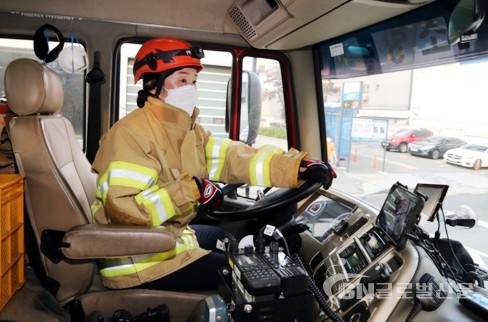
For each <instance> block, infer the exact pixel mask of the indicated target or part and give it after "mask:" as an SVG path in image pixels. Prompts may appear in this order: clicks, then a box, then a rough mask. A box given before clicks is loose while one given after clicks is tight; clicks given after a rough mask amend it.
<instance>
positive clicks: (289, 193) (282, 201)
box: [207, 181, 322, 222]
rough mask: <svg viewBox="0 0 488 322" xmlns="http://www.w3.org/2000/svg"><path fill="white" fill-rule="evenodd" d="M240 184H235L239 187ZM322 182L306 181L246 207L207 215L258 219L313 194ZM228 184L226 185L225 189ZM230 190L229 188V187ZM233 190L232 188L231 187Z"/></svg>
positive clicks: (280, 190) (232, 218)
mask: <svg viewBox="0 0 488 322" xmlns="http://www.w3.org/2000/svg"><path fill="white" fill-rule="evenodd" d="M239 186H240V185H234V186H233V188H234V189H237V188H238V187H239ZM321 186H322V184H321V183H320V182H312V181H304V182H303V183H302V184H301V185H300V186H299V187H297V188H281V189H278V190H276V191H274V192H272V193H270V194H269V195H266V196H264V197H263V198H261V199H259V200H258V201H256V202H255V203H254V204H252V205H251V206H249V207H247V208H244V209H237V210H234V209H233V210H232V211H221V210H218V209H217V210H215V211H213V212H211V213H208V214H207V216H208V217H210V218H212V219H214V220H217V221H221V222H222V221H241V220H249V219H256V218H258V217H260V216H263V215H266V214H270V213H273V212H277V211H279V210H280V209H284V208H286V207H288V206H291V205H292V204H294V203H297V202H299V201H300V200H302V199H305V198H307V197H308V196H310V195H312V194H313V193H314V192H315V191H317V190H318V189H320V187H321ZM226 187H227V186H224V188H223V190H224V189H225V188H226ZM227 190H229V189H227ZM231 190H232V189H231Z"/></svg>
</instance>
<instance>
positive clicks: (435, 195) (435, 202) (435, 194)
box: [414, 183, 449, 221]
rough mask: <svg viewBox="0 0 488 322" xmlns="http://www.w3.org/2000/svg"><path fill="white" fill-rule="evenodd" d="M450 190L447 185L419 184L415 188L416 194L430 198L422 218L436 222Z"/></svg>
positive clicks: (423, 210) (426, 202)
mask: <svg viewBox="0 0 488 322" xmlns="http://www.w3.org/2000/svg"><path fill="white" fill-rule="evenodd" d="M448 189H449V186H446V185H442V184H429V183H419V184H417V186H416V187H415V190H414V192H420V193H422V194H424V195H426V196H427V197H428V198H429V199H427V200H426V201H425V205H424V208H423V209H422V216H424V217H425V218H426V219H427V220H428V221H434V219H435V217H436V215H437V212H438V211H439V208H440V206H441V204H442V202H443V201H444V197H445V196H446V193H447V190H448Z"/></svg>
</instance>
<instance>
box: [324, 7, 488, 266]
mask: <svg viewBox="0 0 488 322" xmlns="http://www.w3.org/2000/svg"><path fill="white" fill-rule="evenodd" d="M449 3H450V2H449V1H436V2H435V3H434V4H432V5H427V6H425V7H424V8H422V9H421V10H419V11H416V12H412V13H411V14H406V15H404V16H400V17H397V18H396V19H392V20H389V21H387V22H386V23H382V24H378V25H375V26H373V27H371V28H367V29H362V30H360V31H359V32H356V33H352V34H348V35H345V36H343V37H340V38H336V39H333V40H331V41H328V42H325V43H321V44H319V45H318V46H317V47H316V48H317V51H318V56H319V61H320V64H319V65H318V66H319V68H320V70H319V71H318V73H317V74H319V75H322V92H323V95H322V98H323V122H324V127H325V129H326V133H325V134H324V137H327V139H328V140H330V141H331V142H332V148H331V147H330V146H328V150H329V151H332V152H330V153H328V161H329V162H331V163H332V164H333V165H334V166H335V168H336V170H337V172H338V178H337V180H336V181H334V184H333V187H335V188H337V189H339V190H342V191H344V192H346V193H349V194H352V195H354V196H357V197H358V198H360V199H361V200H365V201H366V202H368V203H370V204H372V205H374V206H376V207H377V208H379V207H381V205H382V203H383V201H384V198H385V196H386V192H387V191H388V190H389V188H390V187H391V186H392V185H393V184H394V183H396V182H397V181H399V182H400V183H402V184H405V185H407V186H408V188H409V189H411V190H413V188H415V186H416V185H417V184H418V183H431V184H445V185H448V186H449V190H448V192H447V196H446V198H445V200H444V202H443V204H442V205H441V211H440V212H439V213H438V215H439V218H440V219H441V221H442V218H443V216H444V215H449V214H453V213H454V214H461V213H466V211H464V210H462V209H461V208H462V206H463V205H467V206H469V208H470V209H472V210H473V212H474V213H475V214H476V216H477V218H478V225H477V226H476V227H475V228H473V229H470V230H466V229H465V228H462V227H450V230H449V236H450V237H451V238H453V239H458V240H461V241H462V242H463V244H465V245H466V246H467V247H468V248H469V249H470V251H471V253H472V254H476V256H477V258H478V257H479V258H480V261H479V262H481V263H485V265H486V263H488V255H486V254H488V246H482V245H480V243H479V239H480V238H485V237H484V236H486V229H487V228H485V227H488V214H486V198H487V195H488V158H486V154H485V155H483V154H482V155H480V156H475V157H473V156H469V157H466V156H464V155H460V154H453V153H450V151H452V149H457V148H458V147H459V146H460V145H462V144H465V143H468V145H465V146H464V147H463V148H464V149H469V150H475V151H479V152H482V151H486V145H487V144H488V118H486V117H482V115H485V114H486V108H487V106H486V103H485V100H484V99H481V98H480V96H479V94H480V93H485V92H486V84H487V82H488V78H487V75H488V28H486V26H487V21H486V19H485V21H484V22H483V24H482V25H481V27H480V28H479V29H478V34H477V40H476V41H472V42H470V43H463V44H454V45H450V44H449V40H448V20H449V14H450V10H452V7H450V6H451V5H450V4H449ZM407 129H408V130H407ZM410 134H413V135H410ZM432 135H435V136H434V137H430V138H428V139H426V138H427V137H429V136H432ZM392 136H395V141H390V140H388V138H391V137H392ZM441 137H444V138H446V137H448V138H449V139H450V140H449V141H446V143H445V144H443V145H438V146H435V147H434V148H433V147H432V145H430V146H415V147H414V143H415V142H417V141H421V140H427V141H430V142H432V143H437V142H439V141H440V140H441ZM410 148H412V150H410ZM409 152H410V153H409ZM423 225H424V228H425V229H426V230H427V231H429V232H430V233H434V232H435V231H436V230H437V228H438V223H437V221H434V222H426V223H423ZM441 236H443V237H445V236H446V235H445V232H444V230H442V231H441Z"/></svg>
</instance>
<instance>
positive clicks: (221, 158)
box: [205, 137, 231, 181]
mask: <svg viewBox="0 0 488 322" xmlns="http://www.w3.org/2000/svg"><path fill="white" fill-rule="evenodd" d="M230 142H231V140H230V139H219V138H213V137H210V139H209V140H208V142H207V145H206V146H205V158H206V161H207V170H208V176H209V179H210V180H213V181H219V180H220V174H221V173H222V168H223V167H224V162H225V156H226V153H227V148H228V147H229V144H230Z"/></svg>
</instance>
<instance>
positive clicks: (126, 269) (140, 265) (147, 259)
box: [100, 230, 197, 277]
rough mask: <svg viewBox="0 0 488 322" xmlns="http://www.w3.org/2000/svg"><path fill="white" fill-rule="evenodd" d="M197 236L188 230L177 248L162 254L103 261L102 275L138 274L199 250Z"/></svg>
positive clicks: (177, 244) (101, 264)
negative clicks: (178, 255) (180, 255)
mask: <svg viewBox="0 0 488 322" xmlns="http://www.w3.org/2000/svg"><path fill="white" fill-rule="evenodd" d="M194 238H195V236H194V235H193V233H191V232H190V231H188V230H185V231H184V232H183V234H182V236H181V242H177V243H176V247H175V248H173V249H171V250H169V251H166V252H162V253H157V254H147V255H137V256H132V257H125V258H112V259H106V260H102V261H101V263H100V266H101V267H102V266H104V267H103V268H101V269H100V275H101V276H103V277H116V276H124V275H131V274H137V273H138V272H140V271H143V270H145V269H147V268H149V267H151V266H153V265H156V264H157V263H159V262H161V261H165V260H167V259H169V258H171V257H174V256H176V255H177V254H179V253H182V252H184V251H187V250H190V249H193V248H197V244H196V243H195V239H194Z"/></svg>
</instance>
